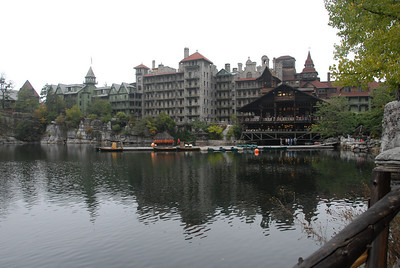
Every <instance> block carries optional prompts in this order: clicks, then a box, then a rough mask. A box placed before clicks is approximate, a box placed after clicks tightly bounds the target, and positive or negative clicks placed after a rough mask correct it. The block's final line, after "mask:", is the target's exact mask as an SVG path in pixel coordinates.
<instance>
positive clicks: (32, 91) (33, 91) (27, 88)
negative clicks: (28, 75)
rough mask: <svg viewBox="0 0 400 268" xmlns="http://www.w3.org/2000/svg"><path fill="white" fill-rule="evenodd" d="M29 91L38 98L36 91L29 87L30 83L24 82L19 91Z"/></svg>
mask: <svg viewBox="0 0 400 268" xmlns="http://www.w3.org/2000/svg"><path fill="white" fill-rule="evenodd" d="M21 90H23V91H29V92H31V93H32V94H33V95H34V96H35V97H37V98H39V94H38V93H37V92H36V90H35V89H34V88H33V86H32V85H31V83H30V82H29V81H28V80H26V82H25V83H24V85H23V86H22V87H21V89H20V91H21Z"/></svg>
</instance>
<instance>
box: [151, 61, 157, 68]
mask: <svg viewBox="0 0 400 268" xmlns="http://www.w3.org/2000/svg"><path fill="white" fill-rule="evenodd" d="M151 66H152V69H155V68H156V61H155V60H153V64H152V65H151Z"/></svg>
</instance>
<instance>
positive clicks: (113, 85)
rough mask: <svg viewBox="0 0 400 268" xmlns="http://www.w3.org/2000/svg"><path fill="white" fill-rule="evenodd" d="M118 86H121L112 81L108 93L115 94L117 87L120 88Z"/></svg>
mask: <svg viewBox="0 0 400 268" xmlns="http://www.w3.org/2000/svg"><path fill="white" fill-rule="evenodd" d="M120 87H121V85H119V84H115V83H113V84H112V85H111V90H110V94H117V93H118V91H119V89H120Z"/></svg>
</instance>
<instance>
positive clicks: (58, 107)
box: [42, 87, 67, 122]
mask: <svg viewBox="0 0 400 268" xmlns="http://www.w3.org/2000/svg"><path fill="white" fill-rule="evenodd" d="M42 92H43V89H42ZM44 103H45V104H46V108H47V117H46V119H47V121H48V122H51V121H53V120H55V119H56V118H57V117H58V115H59V114H60V113H62V112H64V111H65V108H66V107H67V104H66V103H65V101H64V100H63V99H62V98H61V97H60V96H58V95H56V94H55V92H53V89H51V88H50V87H49V88H47V90H46V99H45V101H44Z"/></svg>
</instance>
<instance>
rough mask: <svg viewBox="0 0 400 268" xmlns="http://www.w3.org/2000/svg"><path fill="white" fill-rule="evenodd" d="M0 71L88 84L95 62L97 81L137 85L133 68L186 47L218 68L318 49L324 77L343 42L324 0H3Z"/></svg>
mask: <svg viewBox="0 0 400 268" xmlns="http://www.w3.org/2000/svg"><path fill="white" fill-rule="evenodd" d="M1 10H2V11H1V15H0V21H1V25H2V27H1V36H2V37H1V42H0V53H1V59H0V72H1V73H4V74H5V75H6V77H7V79H8V80H12V81H14V85H15V89H19V88H21V86H22V85H23V83H24V82H25V81H26V80H29V81H30V82H31V84H32V85H33V87H34V88H35V89H36V91H38V92H39V93H40V90H41V88H42V87H43V86H44V85H45V84H46V83H48V84H58V83H64V84H72V83H82V82H83V81H84V77H85V75H86V73H87V71H88V69H89V67H90V66H92V68H93V71H94V74H95V75H96V77H97V81H98V86H103V85H104V84H105V83H107V84H108V85H111V84H112V83H121V82H135V72H134V69H133V67H135V66H137V65H139V64H142V63H143V64H145V65H147V66H148V67H151V65H152V60H155V61H156V65H158V64H160V63H162V64H164V65H167V66H170V67H173V68H178V64H179V61H181V60H182V59H183V55H184V54H183V51H184V48H185V47H188V48H189V49H190V54H192V53H194V52H196V51H198V52H199V53H201V54H202V55H203V56H205V57H207V58H208V59H209V60H211V61H212V62H213V63H214V64H215V65H216V66H217V68H218V70H220V69H221V68H224V65H225V63H230V64H231V68H234V67H236V66H237V63H239V62H242V63H243V64H245V62H246V60H247V59H248V57H250V59H251V60H252V61H256V62H257V65H259V64H260V61H261V57H262V56H263V55H267V56H268V57H269V58H270V67H272V59H273V58H274V57H275V58H277V57H280V56H283V55H290V56H293V57H295V58H296V70H297V72H301V70H302V69H303V67H304V62H305V60H306V57H307V53H308V50H310V51H311V56H312V59H313V60H314V64H315V67H316V69H317V71H318V72H319V76H320V78H321V80H322V81H325V80H326V74H327V72H328V70H329V66H330V65H332V64H333V63H334V62H333V50H334V48H333V45H334V44H335V43H339V38H338V37H337V36H336V34H335V33H336V31H335V30H334V29H333V28H331V27H329V26H328V25H327V24H328V19H329V18H328V13H327V11H326V10H325V8H324V3H323V0H303V1H300V0H279V1H276V0H251V1H243V0H241V1H237V0H230V1H225V0H213V1H212V0H202V1H190V0H182V1H181V0H170V1H165V0H151V1H148V0H143V1H136V0H135V1H134V0H126V1H125V0H112V1H111V0H110V1H103V0H68V1H64V0H48V1H47V0H35V1H32V0H3V1H2V3H1Z"/></svg>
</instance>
